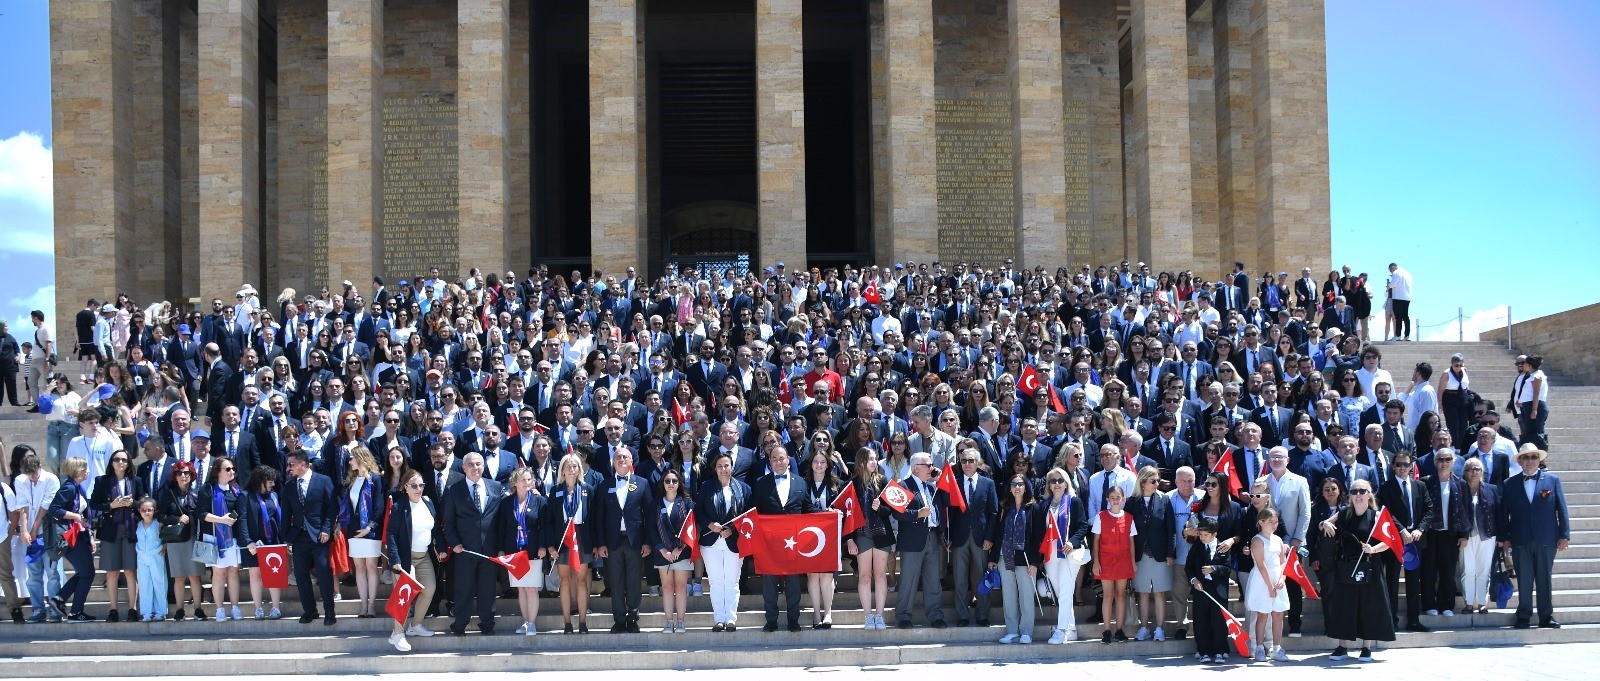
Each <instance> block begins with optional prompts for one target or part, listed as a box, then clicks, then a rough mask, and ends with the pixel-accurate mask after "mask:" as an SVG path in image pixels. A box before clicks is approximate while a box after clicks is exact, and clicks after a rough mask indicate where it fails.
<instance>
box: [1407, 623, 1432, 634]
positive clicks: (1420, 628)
mask: <svg viewBox="0 0 1600 681" xmlns="http://www.w3.org/2000/svg"><path fill="white" fill-rule="evenodd" d="M1406 631H1415V632H1418V633H1422V634H1426V633H1428V632H1430V631H1433V630H1432V629H1429V628H1428V626H1427V625H1425V624H1423V623H1421V622H1412V623H1410V624H1407V625H1406Z"/></svg>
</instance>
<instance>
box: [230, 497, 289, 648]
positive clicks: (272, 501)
mask: <svg viewBox="0 0 1600 681" xmlns="http://www.w3.org/2000/svg"><path fill="white" fill-rule="evenodd" d="M277 486H278V469H276V468H273V467H271V466H256V467H255V468H254V469H251V471H250V479H249V480H246V481H245V484H244V496H245V502H244V524H245V527H246V528H248V530H249V532H250V539H251V540H252V541H251V543H250V546H249V550H247V551H245V552H244V553H243V554H242V555H240V556H239V566H240V567H241V568H243V569H245V570H248V571H249V572H248V574H249V576H250V601H251V603H252V604H253V605H254V606H255V618H256V619H258V620H261V619H273V620H275V619H279V618H281V617H283V610H282V609H281V608H280V605H281V604H282V602H283V601H282V599H283V589H265V591H267V592H268V595H269V596H270V597H271V602H270V603H269V605H270V606H271V610H263V609H262V607H261V592H262V591H263V590H264V589H263V588H262V586H261V563H260V559H259V558H258V557H257V556H256V548H257V547H260V546H277V545H279V544H282V543H284V542H283V504H282V503H281V502H280V501H279V500H278V492H277V490H276V488H277ZM278 569H283V568H281V567H280V568H278Z"/></svg>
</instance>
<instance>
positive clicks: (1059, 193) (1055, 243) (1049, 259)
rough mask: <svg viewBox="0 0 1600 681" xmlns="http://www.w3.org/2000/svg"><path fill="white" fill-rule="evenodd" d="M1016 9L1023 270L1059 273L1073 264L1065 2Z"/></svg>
mask: <svg viewBox="0 0 1600 681" xmlns="http://www.w3.org/2000/svg"><path fill="white" fill-rule="evenodd" d="M1010 8H1011V11H1010V19H1011V26H1010V31H1009V33H1010V36H1011V37H1010V49H1011V63H1010V64H1009V67H1008V69H1009V70H1010V72H1011V86H1012V89H1013V92H1014V93H1015V96H1014V99H1013V100H1012V101H1013V102H1015V105H1014V106H1013V108H1012V111H1013V115H1012V126H1013V134H1014V135H1015V136H1016V156H1015V158H1016V161H1015V163H1016V171H1015V172H1016V180H1015V182H1016V184H1015V188H1016V206H1017V227H1018V229H1017V242H1018V244H1017V245H1018V246H1019V248H1018V251H1019V252H1018V253H1017V265H1018V266H1019V267H1032V266H1034V265H1043V266H1044V267H1045V269H1046V270H1048V271H1051V272H1054V271H1055V268H1056V267H1060V266H1062V265H1068V264H1071V262H1072V258H1071V256H1069V251H1070V250H1071V246H1070V245H1069V239H1068V236H1069V235H1068V234H1067V226H1066V209H1067V197H1066V183H1067V177H1066V171H1067V166H1066V162H1067V161H1066V151H1065V144H1066V136H1065V125H1066V119H1065V116H1066V109H1065V104H1066V101H1065V99H1064V98H1063V94H1062V56H1061V55H1062V44H1061V2H1060V0H1011V4H1010ZM1084 198H1085V199H1087V197H1084ZM1085 204H1087V200H1085ZM1085 226H1087V225H1085ZM1088 241H1089V234H1087V233H1083V234H1073V235H1071V242H1074V243H1077V244H1085V245H1086V244H1087V243H1088Z"/></svg>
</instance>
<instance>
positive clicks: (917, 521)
mask: <svg viewBox="0 0 1600 681" xmlns="http://www.w3.org/2000/svg"><path fill="white" fill-rule="evenodd" d="M922 406H923V407H925V406H927V405H922ZM900 484H901V486H903V487H904V488H905V489H906V491H908V492H909V493H910V494H909V495H908V496H909V503H907V504H906V506H905V508H904V509H903V510H897V511H896V513H895V515H896V516H898V517H899V518H900V538H899V541H898V543H897V546H898V548H899V549H900V584H899V592H898V594H897V595H898V596H899V597H898V598H897V599H896V600H895V606H894V614H895V618H896V619H897V620H899V627H900V628H901V629H910V628H911V612H912V608H913V607H914V606H915V605H916V599H917V589H918V587H919V586H920V588H921V589H922V609H923V612H925V613H927V616H928V622H929V623H930V624H932V625H933V628H935V629H943V628H945V626H947V625H946V624H945V621H944V607H943V605H942V599H943V589H942V588H941V585H940V583H939V580H940V579H941V578H942V576H943V575H942V574H941V573H942V572H943V569H942V568H943V566H944V547H945V540H944V537H945V521H946V518H943V517H941V516H942V515H943V514H942V513H940V509H941V508H944V507H946V506H947V505H948V503H949V502H948V500H947V499H946V498H945V495H944V493H943V492H940V491H939V490H938V488H937V487H936V486H935V485H934V477H933V457H932V456H931V455H929V454H925V453H919V454H913V455H911V476H910V477H907V478H906V479H905V480H902V481H900Z"/></svg>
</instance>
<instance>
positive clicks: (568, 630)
mask: <svg viewBox="0 0 1600 681" xmlns="http://www.w3.org/2000/svg"><path fill="white" fill-rule="evenodd" d="M561 633H563V634H570V633H572V623H571V622H567V623H566V624H563V625H561Z"/></svg>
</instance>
